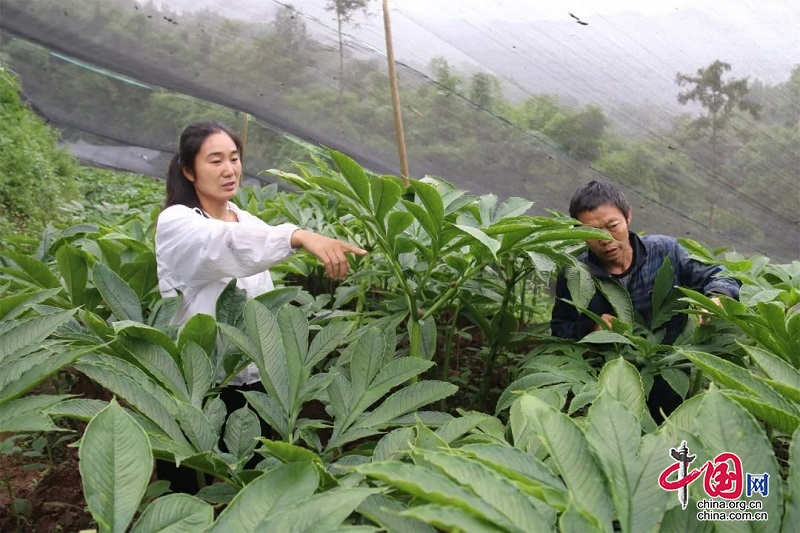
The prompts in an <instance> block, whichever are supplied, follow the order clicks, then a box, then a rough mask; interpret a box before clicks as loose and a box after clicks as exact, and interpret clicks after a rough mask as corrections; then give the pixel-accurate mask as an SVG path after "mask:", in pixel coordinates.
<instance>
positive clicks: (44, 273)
mask: <svg viewBox="0 0 800 533" xmlns="http://www.w3.org/2000/svg"><path fill="white" fill-rule="evenodd" d="M3 253H4V254H5V255H6V256H8V257H9V258H11V259H12V260H13V261H14V262H15V263H16V264H17V265H19V267H20V268H21V269H22V270H21V273H22V274H24V278H26V279H27V280H28V281H30V282H31V283H33V284H34V285H37V286H39V287H42V288H44V289H55V288H60V287H61V281H60V280H59V279H58V278H57V277H56V275H55V274H53V272H52V271H51V270H50V267H48V266H47V265H46V264H44V263H43V262H41V261H39V260H38V259H36V258H35V257H33V256H31V255H25V254H21V253H17V252H14V251H11V250H5V251H4V252H3Z"/></svg>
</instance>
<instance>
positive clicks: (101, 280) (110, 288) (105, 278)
mask: <svg viewBox="0 0 800 533" xmlns="http://www.w3.org/2000/svg"><path fill="white" fill-rule="evenodd" d="M92 282H93V283H94V286H95V287H97V290H98V291H100V294H101V295H102V296H103V300H104V301H105V303H106V305H108V307H109V309H111V312H112V313H114V316H116V317H117V319H118V320H134V321H136V322H142V305H141V303H139V297H138V296H137V295H136V293H135V292H134V291H133V289H131V287H130V286H129V285H128V284H127V283H125V280H123V279H122V278H121V277H120V276H119V275H118V274H117V273H116V272H114V271H113V270H111V269H110V268H108V267H107V266H106V265H104V264H103V263H101V262H100V261H98V262H96V263H95V264H94V268H92Z"/></svg>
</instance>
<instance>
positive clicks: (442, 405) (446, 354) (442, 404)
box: [439, 299, 461, 411]
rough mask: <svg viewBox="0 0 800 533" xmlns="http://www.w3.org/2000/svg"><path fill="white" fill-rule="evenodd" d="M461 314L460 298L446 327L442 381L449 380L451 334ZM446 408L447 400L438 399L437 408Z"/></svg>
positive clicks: (451, 348)
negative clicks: (451, 319)
mask: <svg viewBox="0 0 800 533" xmlns="http://www.w3.org/2000/svg"><path fill="white" fill-rule="evenodd" d="M460 314H461V300H460V299H459V301H458V303H457V304H456V308H455V311H454V312H453V321H452V324H451V325H450V327H449V328H448V329H447V333H446V334H445V340H444V347H443V349H444V357H443V359H442V372H441V377H440V379H441V380H442V381H447V382H449V381H450V353H451V352H452V351H453V336H454V333H455V331H456V328H457V327H458V316H459V315H460ZM446 408H447V402H446V401H445V399H444V398H442V399H441V400H440V401H439V410H440V411H444V410H445V409H446Z"/></svg>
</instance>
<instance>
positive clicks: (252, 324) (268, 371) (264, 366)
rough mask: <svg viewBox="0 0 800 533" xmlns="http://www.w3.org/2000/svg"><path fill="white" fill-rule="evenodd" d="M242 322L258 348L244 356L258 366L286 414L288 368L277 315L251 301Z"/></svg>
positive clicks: (288, 405)
mask: <svg viewBox="0 0 800 533" xmlns="http://www.w3.org/2000/svg"><path fill="white" fill-rule="evenodd" d="M244 322H245V330H246V331H247V334H248V336H249V337H250V339H252V342H253V343H254V344H255V346H256V347H257V351H256V353H247V355H248V356H249V357H251V358H253V360H254V362H255V363H256V366H258V370H259V371H260V374H261V382H262V383H263V384H264V388H265V389H266V390H267V392H268V393H269V394H270V395H271V396H273V397H274V398H275V399H276V400H278V402H280V404H281V406H282V408H283V411H284V412H285V413H289V412H291V410H292V396H291V388H290V387H291V385H290V379H291V378H290V375H289V370H290V368H289V364H288V363H287V360H286V359H287V358H286V354H285V351H284V346H283V339H282V336H281V330H280V327H279V326H278V320H277V318H276V317H275V315H273V314H272V313H271V312H270V311H269V310H267V308H266V307H264V306H263V305H262V304H260V303H258V302H256V301H254V300H251V301H250V302H248V303H247V305H246V306H245V308H244ZM240 348H241V346H240Z"/></svg>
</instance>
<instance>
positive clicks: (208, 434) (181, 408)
mask: <svg viewBox="0 0 800 533" xmlns="http://www.w3.org/2000/svg"><path fill="white" fill-rule="evenodd" d="M175 419H176V420H177V421H178V422H179V423H180V426H181V429H182V430H183V432H184V434H186V436H187V437H188V438H189V442H191V443H192V444H193V445H194V447H195V449H197V450H198V451H201V452H207V451H212V450H213V449H214V447H215V446H216V445H217V442H218V441H219V434H218V433H217V432H216V431H215V428H214V426H213V424H212V423H211V421H210V420H209V419H208V418H207V417H206V416H205V414H204V413H203V412H202V411H201V410H200V409H198V408H197V407H194V406H193V405H189V404H188V403H183V402H178V410H177V412H176V414H175Z"/></svg>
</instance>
